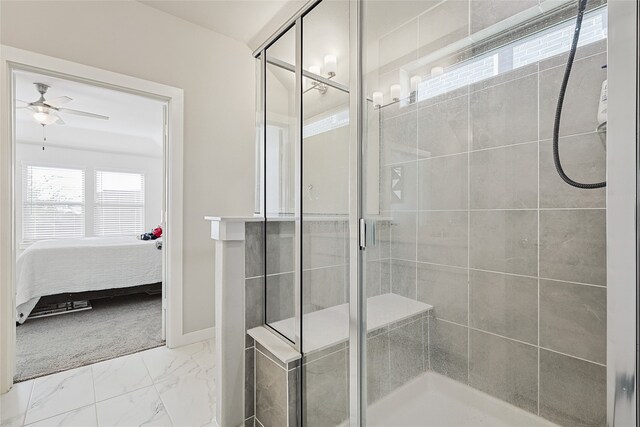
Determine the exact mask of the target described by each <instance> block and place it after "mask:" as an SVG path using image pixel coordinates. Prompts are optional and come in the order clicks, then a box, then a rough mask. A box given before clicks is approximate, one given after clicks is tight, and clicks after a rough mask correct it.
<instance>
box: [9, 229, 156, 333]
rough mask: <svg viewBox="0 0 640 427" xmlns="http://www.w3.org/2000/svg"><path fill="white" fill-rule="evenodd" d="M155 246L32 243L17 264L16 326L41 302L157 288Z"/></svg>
mask: <svg viewBox="0 0 640 427" xmlns="http://www.w3.org/2000/svg"><path fill="white" fill-rule="evenodd" d="M158 241H159V240H138V239H137V238H136V237H86V238H81V239H61V240H42V241H39V242H35V243H33V244H32V245H30V246H29V247H28V248H27V249H26V250H25V251H24V252H23V253H22V254H20V256H19V257H18V259H17V272H16V321H17V322H18V323H23V322H24V321H25V320H26V319H27V317H28V316H29V314H30V313H31V311H32V310H33V308H34V307H35V305H36V304H37V303H38V300H39V299H40V298H41V297H44V296H49V295H56V294H62V293H80V292H87V291H100V290H108V289H116V288H129V287H133V286H139V285H146V284H151V283H158V282H162V251H161V250H159V249H158V247H157V246H158V245H157V242H158Z"/></svg>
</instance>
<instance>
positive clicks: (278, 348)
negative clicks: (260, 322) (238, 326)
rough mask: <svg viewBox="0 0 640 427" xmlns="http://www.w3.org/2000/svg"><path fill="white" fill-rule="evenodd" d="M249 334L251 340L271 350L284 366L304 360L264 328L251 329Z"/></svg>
mask: <svg viewBox="0 0 640 427" xmlns="http://www.w3.org/2000/svg"><path fill="white" fill-rule="evenodd" d="M247 333H248V334H249V336H250V337H251V338H253V339H254V340H256V341H257V342H258V343H260V344H261V345H262V346H263V347H264V348H266V349H267V350H269V352H270V353H271V354H273V355H274V356H275V357H277V358H278V360H280V361H281V362H282V363H284V364H287V363H291V362H294V361H296V360H298V359H300V358H302V355H301V354H300V353H298V352H297V351H296V350H295V349H294V348H293V347H291V346H290V345H289V344H287V343H286V342H284V340H282V339H281V338H279V337H277V336H276V335H275V334H274V333H273V332H271V331H270V330H268V329H267V328H265V327H264V326H258V327H256V328H252V329H249V330H248V331H247Z"/></svg>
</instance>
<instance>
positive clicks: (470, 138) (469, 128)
mask: <svg viewBox="0 0 640 427" xmlns="http://www.w3.org/2000/svg"><path fill="white" fill-rule="evenodd" d="M469 14H471V3H470V2H469ZM469 28H471V17H469ZM471 123H472V118H471V87H470V86H467V384H469V383H470V379H471V328H470V326H471V269H470V266H471V147H472V142H473V129H472V126H471Z"/></svg>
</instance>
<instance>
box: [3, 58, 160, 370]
mask: <svg viewBox="0 0 640 427" xmlns="http://www.w3.org/2000/svg"><path fill="white" fill-rule="evenodd" d="M13 81H14V87H15V103H14V108H15V110H14V117H15V137H14V152H15V162H14V194H15V204H14V218H15V222H14V224H15V229H14V235H15V236H16V247H15V251H16V277H15V279H16V280H15V286H16V287H15V289H16V373H15V376H14V380H15V381H24V380H27V379H30V378H34V377H37V376H41V375H47V374H51V373H54V372H57V371H61V370H67V369H71V368H75V367H79V366H83V365H86V364H89V363H95V362H98V361H102V360H107V359H112V358H114V357H118V356H122V355H126V354H130V353H134V352H138V351H142V350H146V349H148V348H152V347H157V346H160V345H164V343H165V336H164V329H165V328H164V321H163V318H164V316H163V314H162V311H163V309H162V307H163V304H162V299H163V295H162V291H163V280H162V271H163V266H162V264H163V255H162V242H163V224H162V211H163V208H162V205H163V200H164V193H165V189H164V183H165V179H164V177H163V174H164V168H163V164H164V162H163V157H164V146H163V145H164V141H165V135H164V132H165V129H166V128H165V126H164V122H165V112H166V101H163V100H158V99H153V98H149V97H145V96H140V95H137V94H131V93H126V92H122V91H119V90H114V89H111V88H104V87H99V86H96V85H92V84H90V83H85V82H77V81H72V80H68V79H65V78H61V77H56V76H51V75H48V74H46V73H41V72H32V71H27V70H14V71H13Z"/></svg>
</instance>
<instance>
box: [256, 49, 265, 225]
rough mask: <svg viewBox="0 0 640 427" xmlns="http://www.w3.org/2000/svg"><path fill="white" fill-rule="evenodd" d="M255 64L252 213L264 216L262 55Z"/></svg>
mask: <svg viewBox="0 0 640 427" xmlns="http://www.w3.org/2000/svg"><path fill="white" fill-rule="evenodd" d="M255 64H256V135H255V138H256V146H255V168H254V171H255V199H254V203H255V204H254V213H256V214H262V215H264V187H263V182H264V176H263V175H264V134H265V128H264V100H263V93H262V89H263V87H262V86H263V76H262V55H258V57H257V58H256V60H255Z"/></svg>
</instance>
